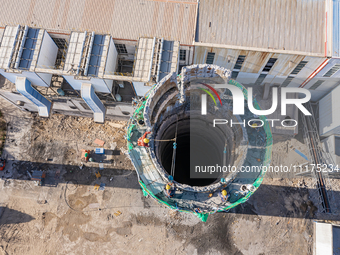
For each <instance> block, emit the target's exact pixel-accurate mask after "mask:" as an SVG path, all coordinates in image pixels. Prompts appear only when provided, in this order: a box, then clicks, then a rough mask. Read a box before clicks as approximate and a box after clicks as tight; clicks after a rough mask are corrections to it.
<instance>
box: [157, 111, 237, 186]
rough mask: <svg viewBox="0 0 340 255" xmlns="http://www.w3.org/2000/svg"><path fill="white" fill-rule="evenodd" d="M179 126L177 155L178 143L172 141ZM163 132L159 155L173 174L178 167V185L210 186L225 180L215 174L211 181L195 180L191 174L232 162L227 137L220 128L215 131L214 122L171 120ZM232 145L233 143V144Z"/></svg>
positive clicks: (207, 179)
mask: <svg viewBox="0 0 340 255" xmlns="http://www.w3.org/2000/svg"><path fill="white" fill-rule="evenodd" d="M176 126H177V145H176V153H175V155H174V148H173V147H174V145H173V143H174V141H157V140H170V139H173V138H175V136H176ZM159 130H160V132H159V133H158V136H157V138H156V144H155V145H156V146H155V148H156V156H157V158H158V160H159V162H160V163H161V165H162V166H163V168H164V169H165V171H166V172H167V173H168V174H169V175H171V168H172V165H173V164H174V166H175V171H174V172H175V174H174V176H173V177H174V180H175V181H177V182H178V183H182V184H187V185H190V186H208V185H210V184H212V183H214V182H217V181H219V180H220V178H221V177H225V175H226V173H220V172H219V173H212V174H209V178H206V176H207V175H205V178H192V177H191V176H190V173H193V172H192V171H195V169H196V167H202V168H200V169H203V167H204V166H216V164H219V165H228V164H229V159H230V152H231V150H230V146H227V147H228V148H227V152H225V151H226V146H225V145H226V144H228V143H229V142H228V141H227V140H226V139H225V138H224V137H225V135H224V134H223V132H221V131H220V130H219V129H218V128H213V127H212V125H211V123H207V122H206V121H204V120H200V119H190V118H188V117H187V118H182V119H178V124H177V116H176V117H175V118H174V117H172V118H168V119H166V120H164V121H163V123H162V125H161V127H160V129H159ZM230 145H231V146H232V143H231V144H230Z"/></svg>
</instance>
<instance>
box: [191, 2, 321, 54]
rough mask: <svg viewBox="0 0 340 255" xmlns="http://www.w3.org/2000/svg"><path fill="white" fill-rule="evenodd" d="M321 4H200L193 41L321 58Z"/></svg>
mask: <svg viewBox="0 0 340 255" xmlns="http://www.w3.org/2000/svg"><path fill="white" fill-rule="evenodd" d="M324 32H325V0H252V1H245V0H201V1H200V4H199V13H198V27H197V33H196V41H197V42H202V43H212V44H224V45H236V46H242V47H255V48H261V49H272V50H286V51H298V52H307V53H316V54H320V55H322V54H324V44H325V39H324V38H325V35H324Z"/></svg>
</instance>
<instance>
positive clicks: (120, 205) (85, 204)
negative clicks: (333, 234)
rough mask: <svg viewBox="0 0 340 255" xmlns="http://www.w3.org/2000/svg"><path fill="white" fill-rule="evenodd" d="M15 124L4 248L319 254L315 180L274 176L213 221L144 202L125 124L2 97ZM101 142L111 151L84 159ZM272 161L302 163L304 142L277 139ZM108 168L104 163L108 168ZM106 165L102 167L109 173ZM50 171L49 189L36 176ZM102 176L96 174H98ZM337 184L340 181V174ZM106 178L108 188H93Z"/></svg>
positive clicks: (10, 137) (1, 221) (8, 153)
mask: <svg viewBox="0 0 340 255" xmlns="http://www.w3.org/2000/svg"><path fill="white" fill-rule="evenodd" d="M0 109H1V111H2V112H3V115H4V117H5V120H6V122H7V123H8V126H7V137H6V143H5V147H4V152H3V156H5V157H7V160H8V165H7V166H6V169H5V171H3V172H0V177H1V179H0V187H1V188H0V189H1V191H0V192H1V196H0V254H1V255H2V254H25V255H26V254H27V255H29V254H34V255H36V254H89V255H90V254H238V255H239V254H245V255H247V254H255V255H260V254H261V255H263V254H280V255H282V254H312V244H313V221H314V220H315V219H320V220H329V219H333V220H334V219H335V220H336V219H338V218H337V217H338V216H337V215H332V216H329V217H328V216H324V214H320V213H319V207H320V205H319V203H318V195H317V192H316V189H315V183H314V182H313V179H311V178H307V177H306V178H274V177H275V176H271V175H268V177H267V178H265V180H264V182H263V184H262V185H261V186H260V188H259V189H258V190H257V191H256V193H255V194H254V195H253V196H252V197H251V198H250V199H249V200H248V201H247V202H246V203H244V204H241V205H240V206H238V207H237V208H234V209H232V210H231V211H230V212H228V213H218V214H214V215H211V216H209V219H208V221H207V222H206V223H203V222H201V221H200V220H199V219H198V218H197V217H195V216H194V215H191V214H186V213H178V212H176V211H171V210H169V209H167V208H165V207H164V206H162V205H159V204H157V203H156V202H155V201H153V200H152V199H151V198H145V197H143V195H142V191H141V189H140V187H139V185H138V180H137V175H136V173H135V171H134V170H133V166H132V164H131V162H130V161H129V159H128V158H127V157H126V155H125V152H126V143H125V140H124V135H125V129H124V128H125V125H126V123H125V122H122V121H107V122H105V124H96V123H94V122H93V121H92V119H89V118H79V117H69V116H63V115H52V116H51V117H50V118H49V119H44V118H39V117H37V116H36V115H34V114H30V113H26V112H21V111H19V110H18V109H17V108H15V107H14V106H12V105H10V104H8V103H7V102H5V101H4V100H2V99H1V101H0ZM96 138H98V139H101V140H103V141H105V144H104V148H105V149H106V153H105V155H95V154H94V153H93V152H91V155H90V156H91V157H93V158H94V160H95V162H88V163H85V164H82V163H81V160H80V150H81V149H88V150H91V151H93V150H94V149H95V148H96V147H98V146H97V145H95V144H94V143H93V141H94V140H95V139H96ZM274 142H275V144H274V148H273V158H272V160H273V164H288V163H292V164H302V163H304V159H303V158H302V157H300V156H299V155H297V154H296V153H295V152H294V151H292V150H290V147H291V146H292V145H293V146H294V147H295V148H297V149H299V150H300V151H302V152H304V153H307V151H306V147H305V146H304V145H303V143H302V142H301V139H300V140H299V138H298V137H297V138H296V139H290V140H289V141H287V139H286V138H282V137H276V138H274ZM101 164H103V165H101ZM100 168H103V169H100ZM33 170H43V171H46V173H47V175H46V181H45V183H44V185H43V186H39V185H38V183H37V182H35V181H31V180H29V179H30V177H29V174H28V173H27V172H31V171H33ZM98 171H99V172H100V174H101V177H99V178H97V177H96V175H95V174H96V172H98ZM332 181H334V187H338V186H339V185H338V180H332ZM96 184H98V185H102V186H103V184H105V189H104V190H95V189H94V186H95V185H96ZM333 191H334V192H335V194H338V193H337V192H339V190H336V189H334V190H333Z"/></svg>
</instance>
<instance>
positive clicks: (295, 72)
mask: <svg viewBox="0 0 340 255" xmlns="http://www.w3.org/2000/svg"><path fill="white" fill-rule="evenodd" d="M307 63H308V61H301V62H300V63H299V64H298V65H297V66H296V67H295V68H294V70H293V71H292V72H291V73H290V74H298V73H299V72H300V71H301V69H302V68H304V67H305V65H307Z"/></svg>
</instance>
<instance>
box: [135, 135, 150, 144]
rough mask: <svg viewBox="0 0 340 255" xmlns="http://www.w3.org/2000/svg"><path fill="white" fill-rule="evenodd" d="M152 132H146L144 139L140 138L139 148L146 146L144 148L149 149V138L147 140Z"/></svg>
mask: <svg viewBox="0 0 340 255" xmlns="http://www.w3.org/2000/svg"><path fill="white" fill-rule="evenodd" d="M150 133H151V132H145V133H144V135H143V136H142V137H139V138H138V141H137V144H138V146H144V147H149V142H150V140H149V138H147V135H148V134H150Z"/></svg>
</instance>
